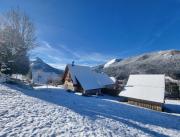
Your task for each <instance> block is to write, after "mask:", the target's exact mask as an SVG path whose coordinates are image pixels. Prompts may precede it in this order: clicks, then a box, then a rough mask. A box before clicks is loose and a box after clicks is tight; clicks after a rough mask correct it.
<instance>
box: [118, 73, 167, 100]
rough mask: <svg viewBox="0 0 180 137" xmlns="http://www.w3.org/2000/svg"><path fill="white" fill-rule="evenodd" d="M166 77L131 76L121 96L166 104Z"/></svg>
mask: <svg viewBox="0 0 180 137" xmlns="http://www.w3.org/2000/svg"><path fill="white" fill-rule="evenodd" d="M164 93H165V76H164V75H130V76H129V79H128V82H127V84H126V86H125V89H124V90H123V91H122V92H120V94H119V95H120V96H124V97H129V98H134V99H140V100H146V101H151V102H157V103H164Z"/></svg>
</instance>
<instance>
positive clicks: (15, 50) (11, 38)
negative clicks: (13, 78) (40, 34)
mask: <svg viewBox="0 0 180 137" xmlns="http://www.w3.org/2000/svg"><path fill="white" fill-rule="evenodd" d="M1 18H3V19H2V20H0V51H1V52H0V61H1V62H4V63H5V64H9V65H10V67H11V68H12V69H11V70H12V71H14V72H18V73H22V74H25V73H27V72H28V70H29V58H28V52H29V51H30V50H31V49H32V48H34V47H35V46H36V45H37V43H36V35H35V27H34V24H33V22H32V21H31V20H30V18H29V16H27V15H26V14H25V13H24V12H21V11H20V10H19V9H12V10H10V11H8V12H7V13H5V14H3V17H1ZM9 62H10V63H9ZM22 66H24V67H23V69H22ZM14 72H12V73H14Z"/></svg>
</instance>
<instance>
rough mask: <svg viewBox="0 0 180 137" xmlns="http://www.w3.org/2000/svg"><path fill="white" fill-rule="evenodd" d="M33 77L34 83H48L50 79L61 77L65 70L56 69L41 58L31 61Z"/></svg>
mask: <svg viewBox="0 0 180 137" xmlns="http://www.w3.org/2000/svg"><path fill="white" fill-rule="evenodd" d="M31 70H32V79H33V82H34V83H39V84H46V83H47V82H48V80H50V79H51V80H58V79H61V77H62V75H63V72H64V71H63V70H59V69H56V68H54V67H52V66H50V65H48V64H47V63H45V62H44V61H43V60H41V59H40V58H36V60H34V61H31Z"/></svg>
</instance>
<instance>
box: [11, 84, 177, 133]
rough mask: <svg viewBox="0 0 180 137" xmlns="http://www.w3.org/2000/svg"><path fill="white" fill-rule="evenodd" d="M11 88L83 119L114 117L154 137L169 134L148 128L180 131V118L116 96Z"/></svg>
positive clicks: (49, 89) (62, 90) (58, 90)
mask: <svg viewBox="0 0 180 137" xmlns="http://www.w3.org/2000/svg"><path fill="white" fill-rule="evenodd" d="M11 88H14V89H16V90H17V89H18V90H19V91H21V92H22V93H24V94H26V95H28V96H32V97H35V98H39V99H41V100H44V101H47V102H49V103H53V104H56V105H60V106H63V107H66V108H69V109H71V110H72V111H74V112H76V113H79V114H80V115H82V116H88V117H89V118H90V119H92V120H96V119H97V118H103V117H106V118H110V119H113V120H116V121H119V122H122V123H124V124H127V125H128V126H130V127H133V128H136V129H139V130H142V131H143V132H145V133H148V134H150V135H152V136H166V135H163V134H160V133H158V132H156V131H153V130H150V129H148V128H146V127H145V126H144V125H153V126H160V127H164V128H167V129H176V130H180V117H178V116H174V115H170V114H166V113H162V112H156V111H153V110H149V109H144V108H138V107H136V106H131V105H127V104H124V103H118V102H116V101H114V100H118V98H116V97H111V96H99V97H84V96H79V95H77V94H74V93H69V92H66V91H64V89H54V88H53V89H51V88H48V89H47V88H44V89H36V90H26V89H22V88H19V87H15V86H11ZM178 107H180V106H178ZM137 122H138V123H137ZM107 126H108V125H107Z"/></svg>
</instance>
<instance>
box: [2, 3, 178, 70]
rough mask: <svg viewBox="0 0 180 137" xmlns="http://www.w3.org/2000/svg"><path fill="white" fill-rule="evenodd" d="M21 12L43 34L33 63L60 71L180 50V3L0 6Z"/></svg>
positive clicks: (13, 4)
mask: <svg viewBox="0 0 180 137" xmlns="http://www.w3.org/2000/svg"><path fill="white" fill-rule="evenodd" d="M16 7H19V8H20V9H22V10H23V11H25V12H26V13H27V14H28V15H29V16H30V17H31V19H32V20H33V22H34V23H35V26H36V28H37V37H38V43H39V45H40V46H39V47H37V48H36V49H34V50H33V51H32V52H31V56H30V57H31V58H35V57H36V56H38V57H40V58H42V59H43V60H44V61H45V62H47V63H49V64H51V65H53V66H56V67H58V68H63V67H64V65H65V64H66V63H71V62H72V60H75V63H76V64H82V65H90V66H93V65H97V64H101V63H104V62H106V61H107V60H110V59H112V58H125V57H129V56H135V55H137V54H141V53H144V52H151V51H158V50H167V49H178V50H179V49H180V0H26V1H25V0H0V12H5V11H7V10H8V9H10V8H16Z"/></svg>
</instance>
